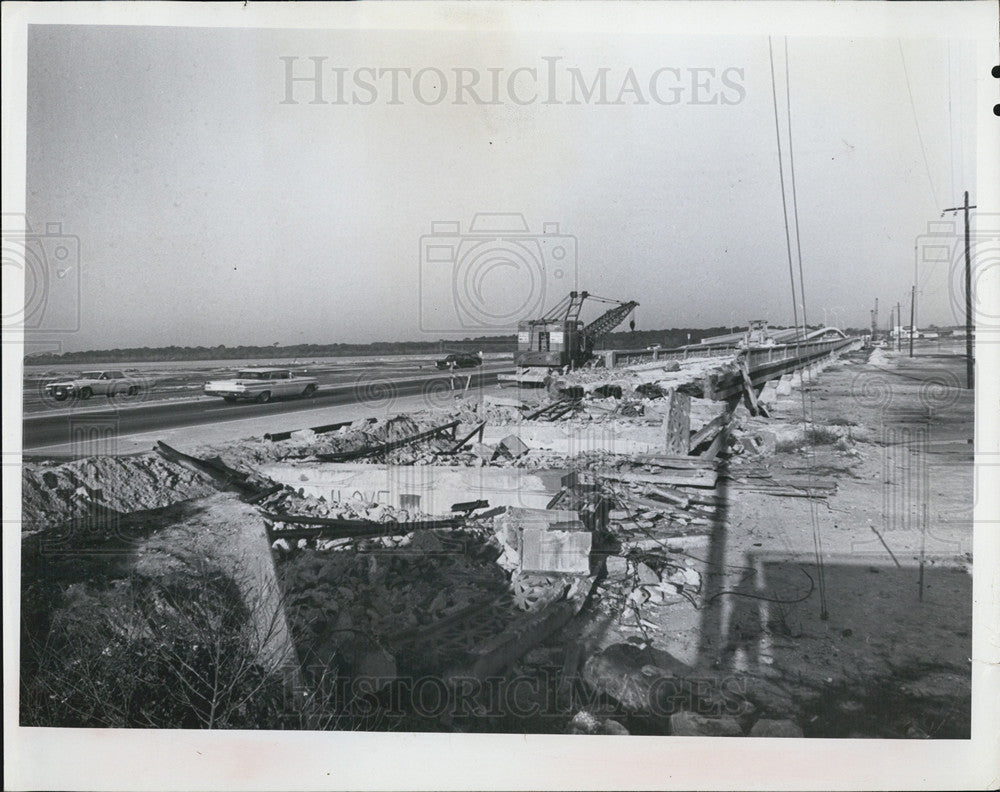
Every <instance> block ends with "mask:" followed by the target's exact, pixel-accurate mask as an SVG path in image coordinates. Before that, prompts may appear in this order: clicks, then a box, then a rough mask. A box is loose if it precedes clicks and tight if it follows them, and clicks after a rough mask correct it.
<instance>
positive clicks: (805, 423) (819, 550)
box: [767, 36, 830, 621]
mask: <svg viewBox="0 0 1000 792" xmlns="http://www.w3.org/2000/svg"><path fill="white" fill-rule="evenodd" d="M767 45H768V51H769V54H770V59H771V92H772V98H773V101H774V134H775V138H776V139H777V144H778V173H779V175H780V177H781V205H782V208H783V209H784V219H785V245H786V248H787V250H788V278H789V280H790V281H791V285H792V311H793V313H794V314H795V322H796V327H797V326H798V310H797V308H796V305H795V301H796V297H795V270H794V267H793V266H792V240H791V235H790V232H789V227H788V225H789V224H788V204H787V201H786V200H785V179H784V167H783V164H782V159H781V124H780V123H779V121H778V92H777V90H776V88H775V79H774V49H773V46H772V44H771V37H770V36H768V39H767ZM785 105H786V109H787V120H788V154H789V171H790V177H791V183H792V211H793V214H794V217H795V242H796V245H795V247H796V251H797V253H798V260H799V290H800V294H801V295H802V324H803V331H804V330H805V328H806V327H807V324H806V296H805V288H804V285H803V277H802V245H801V237H800V235H799V215H798V199H797V195H796V192H795V159H794V154H793V149H792V99H791V89H790V79H789V69H788V37H787V36H786V37H785ZM796 335H798V334H796ZM804 335H805V332H803V336H804ZM796 344H798V339H796ZM806 390H807V389H806V387H805V384H804V383H803V387H802V388H801V391H800V392H801V396H802V431H803V433H804V434H805V436H806V442H807V445H808V446H809V448H810V449H811V451H812V457H811V462H812V464H811V465H810V471H813V470H815V467H816V451H815V449H814V448H813V447H812V445H811V443H810V442H809V439H808V433H809V426H810V424H811V423H812V421H811V416H812V393H811V391H810V393H809V396H808V398H809V403H808V406H807V404H806ZM810 475H812V473H810ZM809 516H810V521H811V523H812V533H813V549H814V552H815V555H816V568H817V570H818V573H819V574H818V578H819V602H820V618H821V619H822V620H824V621H826V620H827V619H828V618H830V614H829V611H828V610H827V599H826V570H825V568H824V564H823V542H822V538H821V536H820V530H819V521H818V519H817V517H816V504H815V503H814V502H813V501H812V499H811V498H810V499H809Z"/></svg>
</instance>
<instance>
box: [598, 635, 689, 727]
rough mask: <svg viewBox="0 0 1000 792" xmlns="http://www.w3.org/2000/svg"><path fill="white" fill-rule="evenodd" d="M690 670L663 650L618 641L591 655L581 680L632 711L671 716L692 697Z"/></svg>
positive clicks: (629, 711)
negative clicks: (688, 676) (689, 678)
mask: <svg viewBox="0 0 1000 792" xmlns="http://www.w3.org/2000/svg"><path fill="white" fill-rule="evenodd" d="M689 671H690V669H689V668H688V667H687V666H686V665H684V664H683V663H681V662H680V661H678V660H677V659H675V658H674V657H672V656H671V655H669V654H668V653H667V652H664V651H662V650H658V649H654V648H652V647H648V646H647V647H645V648H640V647H638V646H635V645H634V644H630V643H617V644H612V645H611V646H609V647H607V648H606V649H605V650H604V651H602V652H598V653H597V654H594V655H591V656H590V657H589V658H587V661H586V662H585V663H584V665H583V670H582V672H581V679H582V680H583V681H584V682H586V683H587V685H589V686H590V687H591V688H593V689H594V690H596V691H597V692H599V693H603V694H604V695H606V696H609V697H610V698H611V699H613V700H614V701H616V702H618V703H619V704H620V705H621V708H622V709H624V710H625V711H626V712H628V713H630V714H633V715H646V716H654V717H667V716H669V715H670V714H671V713H674V712H677V711H678V710H679V709H680V708H681V706H682V705H684V704H686V703H687V702H688V701H690V700H691V685H690V683H689V682H687V680H685V679H684V677H683V675H684V674H686V673H688V672H689Z"/></svg>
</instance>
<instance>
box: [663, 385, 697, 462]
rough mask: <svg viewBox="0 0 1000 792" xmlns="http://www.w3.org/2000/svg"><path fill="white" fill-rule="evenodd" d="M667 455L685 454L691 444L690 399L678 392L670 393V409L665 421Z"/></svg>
mask: <svg viewBox="0 0 1000 792" xmlns="http://www.w3.org/2000/svg"><path fill="white" fill-rule="evenodd" d="M665 424H666V427H667V436H666V450H667V453H668V454H687V453H688V451H690V450H691V449H690V443H691V397H690V396H689V395H688V394H686V393H681V392H680V391H678V390H673V391H671V392H670V409H669V412H668V414H667V420H666V421H665Z"/></svg>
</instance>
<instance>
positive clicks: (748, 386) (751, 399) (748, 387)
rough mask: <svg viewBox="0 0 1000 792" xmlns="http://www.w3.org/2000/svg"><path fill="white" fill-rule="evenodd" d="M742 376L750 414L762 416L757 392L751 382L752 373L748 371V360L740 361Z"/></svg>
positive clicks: (744, 395) (744, 394) (744, 396)
mask: <svg viewBox="0 0 1000 792" xmlns="http://www.w3.org/2000/svg"><path fill="white" fill-rule="evenodd" d="M740 376H741V377H742V378H743V398H745V399H746V402H747V407H748V408H749V409H750V414H751V415H760V406H759V405H758V404H757V392H756V390H754V386H753V382H751V381H750V371H749V370H748V369H747V362H746V359H743V360H741V361H740Z"/></svg>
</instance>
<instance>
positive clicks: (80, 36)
mask: <svg viewBox="0 0 1000 792" xmlns="http://www.w3.org/2000/svg"><path fill="white" fill-rule="evenodd" d="M28 45H29V49H28V96H27V99H28V103H27V112H28V116H27V120H28V131H27V139H28V148H27V185H28V195H27V203H26V205H27V210H28V220H29V223H30V224H31V226H32V228H33V229H34V231H35V232H36V233H40V232H41V231H42V230H44V229H45V228H46V225H45V224H46V223H53V222H59V223H61V224H62V233H63V234H67V235H73V236H75V237H78V238H79V249H80V262H79V269H78V271H77V272H78V275H79V283H80V293H79V319H80V321H79V329H78V330H77V329H76V327H75V325H74V323H73V322H71V321H62V323H61V324H60V317H59V316H58V315H57V313H58V311H61V310H65V309H66V305H67V302H66V301H67V300H70V301H72V299H76V298H75V297H73V298H70V297H69V296H67V294H65V293H64V294H61V295H60V296H59V299H55V298H54V299H53V301H52V303H51V304H50V305H49V306H48V308H47V309H46V310H47V313H45V314H44V316H42V318H41V322H42V327H43V329H50V330H67V331H69V330H72V331H73V332H66V333H64V334H62V335H59V334H57V337H58V338H59V340H60V341H61V343H62V348H63V349H64V350H80V349H94V348H112V347H131V346H164V345H170V344H178V345H205V346H215V345H218V344H226V345H230V346H232V345H237V344H271V343H274V342H279V343H281V344H291V343H299V342H311V343H332V342H367V341H376V340H401V339H408V340H421V339H428V338H429V339H437V338H440V337H456V336H457V337H464V336H475V335H480V334H492V333H499V332H509V331H510V330H511V329H512V322H513V319H516V318H530V317H531V316H534V315H536V314H537V313H538V311H539V309H540V306H542V305H544V306H545V307H549V306H551V305H552V304H553V303H555V302H556V301H557V300H558V299H559V298H561V297H562V296H563V295H564V293H565V292H566V291H568V290H569V289H570V288H574V287H576V288H581V289H587V290H589V291H591V292H593V293H595V294H599V295H602V296H607V297H611V298H618V299H622V300H628V299H635V300H638V301H639V302H640V303H641V307H640V308H639V310H638V315H637V320H638V323H637V326H638V327H639V328H640V329H659V328H668V327H683V326H693V327H699V326H702V327H705V326H713V325H724V324H731V323H737V324H744V323H745V321H746V320H747V319H750V318H758V317H766V318H768V319H770V321H771V322H772V323H774V324H790V323H791V321H792V298H791V287H790V283H789V275H788V256H787V252H786V240H785V223H784V219H783V209H782V192H781V183H780V181H779V166H778V163H779V160H778V153H777V145H776V137H775V106H774V102H773V99H772V89H771V72H770V66H769V56H768V51H769V48H768V39H767V38H766V37H759V36H753V37H750V36H747V37H718V38H701V39H690V38H686V39H679V38H677V39H674V38H669V37H664V36H662V35H657V36H653V35H650V36H646V37H640V36H635V35H628V36H624V35H623V36H616V35H613V34H605V35H601V36H599V37H597V36H594V37H586V36H581V35H558V34H551V35H537V36H532V37H529V36H522V35H518V36H517V37H516V38H515V37H513V36H511V35H507V36H503V35H499V34H492V33H487V32H484V33H482V34H479V35H475V36H472V35H461V34H456V33H442V34H430V33H427V32H420V33H408V32H397V33H393V32H385V31H380V32H366V33H357V32H353V33H352V32H342V31H339V32H336V31H331V32H317V31H282V30H261V31H253V30H226V29H212V30H198V29H194V28H136V27H44V26H43V27H39V26H35V27H32V28H31V29H30V32H29V40H28ZM787 46H788V54H789V61H788V69H789V72H788V74H789V84H790V98H791V113H792V117H791V131H792V139H791V142H792V145H793V147H794V148H793V152H794V180H795V189H796V193H797V198H798V225H799V232H800V235H801V255H802V268H803V271H804V275H805V292H806V307H807V311H808V318H809V320H810V322H811V323H817V322H820V321H822V320H823V319H824V309H825V318H826V319H827V320H828V321H829V322H830V323H834V322H836V323H838V324H847V325H854V326H863V325H867V324H868V320H869V310H870V308H871V307H872V303H873V301H874V299H875V298H876V297H879V298H881V301H882V302H881V307H882V311H881V319H882V324H883V326H884V324H885V320H886V319H887V316H888V303H890V302H891V303H895V302H896V301H897V300H899V301H903V302H904V303H905V301H906V300H907V299H908V296H909V289H910V285H911V283H912V280H913V277H914V255H915V254H914V248H915V245H917V244H919V241H920V238H921V237H922V235H923V234H925V233H926V229H927V223H928V221H936V220H939V212H940V209H941V208H943V207H947V206H954V205H955V204H957V203H960V202H961V192H962V190H963V189H969V190H970V192H971V193H972V195H973V199H974V198H975V183H974V178H975V134H974V117H973V100H974V85H973V82H972V79H973V60H974V53H973V51H972V49H971V47H967V46H966V45H965V44H964V43H963V42H961V41H958V40H955V41H952V42H948V41H944V40H903V41H902V42H900V41H898V40H896V39H883V40H872V39H857V40H847V39H832V38H830V39H814V38H813V39H804V38H791V39H789V40H788V44H787ZM773 47H774V58H775V69H776V79H777V84H778V112H779V120H780V123H781V135H782V141H781V145H782V151H783V155H784V166H785V170H784V178H785V188H786V195H787V198H788V201H789V211H791V186H792V171H791V169H790V162H789V156H788V155H789V148H788V140H789V139H788V127H787V116H786V112H787V111H786V103H785V101H786V100H785V92H784V85H785V57H784V52H785V41H784V39H782V38H777V39H775V40H774V41H773ZM311 58H313V59H314V60H311ZM316 69H319V72H318V74H319V75H320V79H321V82H320V83H317V81H316V79H315V76H316V74H317V71H316ZM456 69H457V70H459V71H457V72H456ZM602 69H604V70H605V71H602ZM403 70H409V71H408V72H407V71H403ZM290 76H291V77H296V78H306V79H299V80H295V81H292V82H291V83H289V82H288V78H289V77H290ZM907 76H908V80H907ZM602 80H603V81H604V87H603V89H602V86H601V81H602ZM462 85H465V86H470V85H471V89H470V88H463V87H462ZM911 95H912V104H911V98H910V97H911ZM317 99H319V100H320V101H318V102H317V101H316V100H317ZM477 213H513V214H514V215H518V214H520V215H523V218H524V221H525V222H526V225H527V229H526V230H525V229H524V228H519V227H517V225H516V223H514V222H513V221H514V220H516V219H517V218H516V217H515V218H511V217H508V218H505V219H503V218H486V219H484V220H483V221H482V222H484V223H485V222H486V220H491V222H493V224H494V226H495V225H496V223H498V222H500V221H501V220H503V221H504V222H505V224H506V225H507V226H508V227H507V228H506V229H505V230H502V231H494V232H493V236H492V237H489V236H487V237H486V238H485V241H484V239H477V238H475V237H474V236H470V235H469V231H470V223H471V221H472V219H473V216H474V215H476V214H477ZM439 221H440V222H446V223H451V224H452V225H451V226H447V225H445V226H441V225H438V226H433V225H432V224H434V223H438V222H439ZM456 224H457V227H456ZM546 224H558V231H556V229H555V226H553V225H548V226H547V225H546ZM793 224H794V220H793ZM432 232H434V233H432ZM545 232H548V233H547V234H546V233H545ZM792 234H793V237H792V238H793V243H794V225H793V228H792ZM921 250H922V248H921ZM949 270H950V267H949V265H948V264H925V265H921V266H920V267H919V268H918V270H917V277H918V283H919V286H920V290H921V291H920V298H919V304H918V313H919V322H920V324H921V325H924V324H928V323H937V324H952V323H956V322H957V321H959V318H958V317H959V316H960V314H956V313H955V309H954V308H953V305H952V303H953V299H952V295H951V288H952V287H951V286H950V285H949V280H954V282H955V283H960V281H959V280H956V279H955V278H950V276H949ZM795 271H796V275H797V272H798V260H797V258H796V259H795ZM67 283H71V284H75V281H73V280H72V278H71V279H70V281H65V280H64V281H62V282H61V285H62V287H63V288H64V290H65V288H67V287H66V284H67ZM74 288H75V287H74ZM60 300H61V302H60ZM70 308H72V306H70ZM907 311H908V305H907ZM595 312H596V306H595V307H592V308H591V309H590V311H589V312H588V314H587V316H592V315H594V314H595ZM39 315H40V316H41V314H39Z"/></svg>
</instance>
